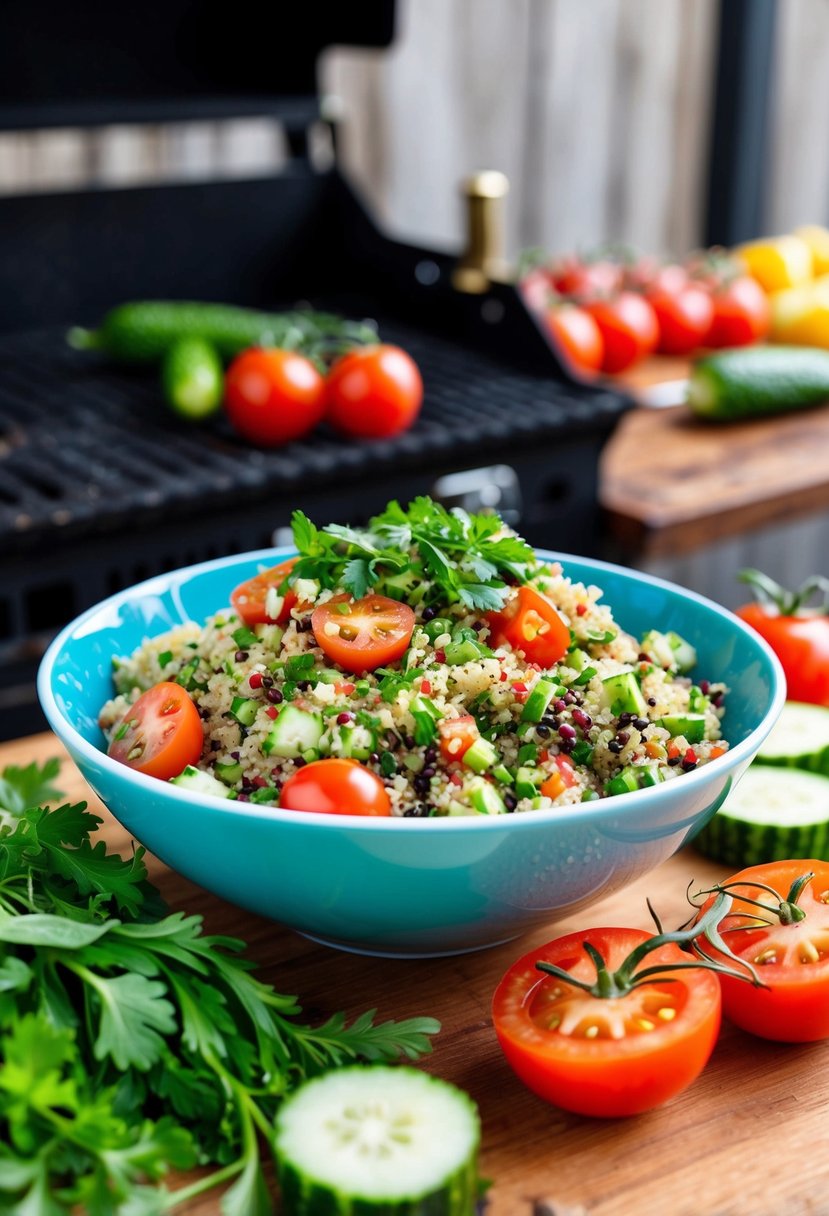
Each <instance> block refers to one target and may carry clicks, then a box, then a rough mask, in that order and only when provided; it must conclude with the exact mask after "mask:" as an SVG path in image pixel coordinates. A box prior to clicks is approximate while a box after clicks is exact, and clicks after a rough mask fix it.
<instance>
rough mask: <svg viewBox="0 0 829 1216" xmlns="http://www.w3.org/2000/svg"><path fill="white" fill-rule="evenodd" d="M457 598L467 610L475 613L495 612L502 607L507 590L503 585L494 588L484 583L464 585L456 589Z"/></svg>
mask: <svg viewBox="0 0 829 1216" xmlns="http://www.w3.org/2000/svg"><path fill="white" fill-rule="evenodd" d="M458 596H459V598H460V600H461V602H462V603H464V604H466V606H467V608H473V609H475V610H476V611H477V612H497V611H498V609H499V608H503V606H504V600H505V599H506V598H507V589H506V587H505V586H504V584H503V583H500V584H499V585H498V586H496V587H491V586H488V585H487V584H486V583H464V584H463V585H462V586H461V587H459V588H458Z"/></svg>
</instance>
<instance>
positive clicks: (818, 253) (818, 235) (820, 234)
mask: <svg viewBox="0 0 829 1216" xmlns="http://www.w3.org/2000/svg"><path fill="white" fill-rule="evenodd" d="M794 235H795V236H798V237H800V239H801V241H805V242H806V244H807V245H808V246H809V248H810V250H811V251H812V273H813V274H814V275H815V276H817V275H821V274H829V228H822V227H821V225H820V224H805V225H804V226H803V227H802V228H795V230H794Z"/></svg>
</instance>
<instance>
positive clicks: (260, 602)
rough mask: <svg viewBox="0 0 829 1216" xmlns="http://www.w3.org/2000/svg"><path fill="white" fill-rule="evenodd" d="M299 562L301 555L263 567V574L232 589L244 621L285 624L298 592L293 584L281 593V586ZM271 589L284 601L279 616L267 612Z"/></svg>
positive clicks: (255, 623) (247, 622)
mask: <svg viewBox="0 0 829 1216" xmlns="http://www.w3.org/2000/svg"><path fill="white" fill-rule="evenodd" d="M298 561H299V558H298V557H289V558H288V560H287V561H285V562H280V563H279V565H278V566H274V567H272V569H270V570H263V571H262V572H261V574H255V575H254V576H253V578H249V579H247V581H246V582H244V583H240V584H239V586H238V587H236V588H235V589H234V590H233V591H232V592H231V595H230V602H231V604H232V605H233V608H234V610H235V612H236V614H237V616H238V617H239V618H240V620H242V621H244V623H245V624H246V625H264V624H268V623H271V624H274V625H284V623H285V622H286V621H287V620H288V618H289V617H290V615H291V609H292V608H293V607H294V605H295V604H296V602H297V593H296V592H295V591H294V589H293V587H286V589H285V591H284V592H281V591H280V590H279V586H280V584H281V583H283V582H284V581H285V579H286V578H287V577H288V575H289V574H290V572H291V571H292V570H293V568H294V566H295V565H296V563H297V562H298ZM271 590H274V591H275V592H276V594H277V596H278V597H279V599H280V600H281V603H280V604H278V611H277V614H276V616H269V615H268V611H267V600H268V592H269V591H271Z"/></svg>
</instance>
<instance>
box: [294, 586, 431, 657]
mask: <svg viewBox="0 0 829 1216" xmlns="http://www.w3.org/2000/svg"><path fill="white" fill-rule="evenodd" d="M414 623H415V617H414V613H413V612H412V610H411V608H410V607H409V606H408V604H401V603H400V601H399V600H390V599H387V597H386V596H385V595H366V596H364V597H363V598H362V599H361V600H352V598H351V596H349V595H335V596H333V597H332V598H331V599H330V600H327V601H326V602H325V603H324V604H320V606H319V607H318V608H315V609H314V611H313V613H312V614H311V628H312V629H313V631H314V637H315V639H316V642H317V645H318V646H319V648H320V649H321V650H322V651H323V653H324V654H325V655H327V656H328V658H329V659H331V661H332V662H334V663H338V664H339V665H340V667H342V668H343V669H344V670H345V671H353V672H355V674H361V673H362V672H364V671H373V670H374V668H375V667H382V666H383V665H384V664H386V663H393V662H394V661H395V660H396V659H399V658H400V657H401V655H402V654H403V652H404V651H405V650H406V648H407V646H408V645H409V642H410V641H411V637H412V633H413V631H414Z"/></svg>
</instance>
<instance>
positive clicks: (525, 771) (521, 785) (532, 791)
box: [515, 767, 546, 798]
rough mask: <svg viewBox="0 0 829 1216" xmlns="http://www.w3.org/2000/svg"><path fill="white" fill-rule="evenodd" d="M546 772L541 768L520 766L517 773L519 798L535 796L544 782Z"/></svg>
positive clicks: (516, 780)
mask: <svg viewBox="0 0 829 1216" xmlns="http://www.w3.org/2000/svg"><path fill="white" fill-rule="evenodd" d="M545 776H546V774H545V772H544V770H543V769H541V768H527V767H524V768H519V770H518V772H517V773H516V774H515V792H516V794H517V795H518V797H519V798H533V797H534V796H535V795H536V794H537V793H538V791H539V788H540V787H541V785H542V784H543V782H544V778H545Z"/></svg>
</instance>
